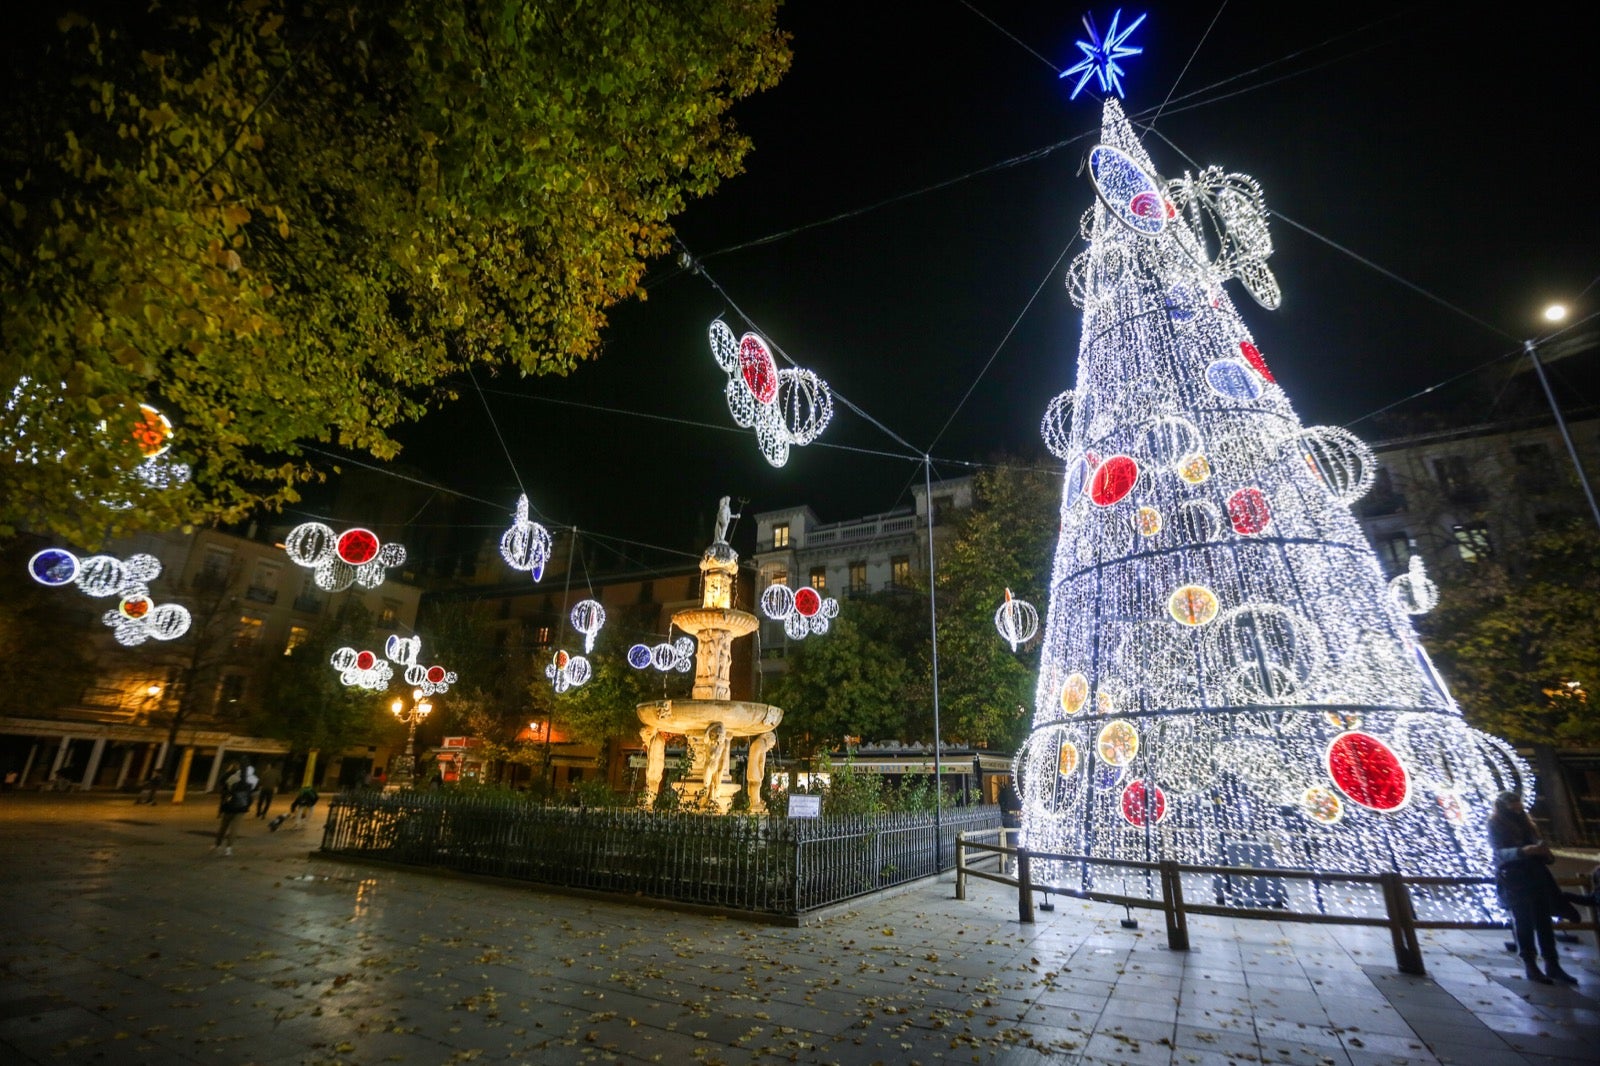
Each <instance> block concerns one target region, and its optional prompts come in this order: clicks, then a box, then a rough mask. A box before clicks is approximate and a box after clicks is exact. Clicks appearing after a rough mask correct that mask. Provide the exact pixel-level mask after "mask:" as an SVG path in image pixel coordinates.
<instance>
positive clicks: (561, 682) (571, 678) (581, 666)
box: [544, 651, 593, 693]
mask: <svg viewBox="0 0 1600 1066" xmlns="http://www.w3.org/2000/svg"><path fill="white" fill-rule="evenodd" d="M592 674H593V668H592V667H590V665H589V660H588V659H585V658H584V657H583V656H581V655H569V654H568V653H567V652H566V651H557V652H556V653H555V655H553V656H551V658H550V663H549V665H547V666H546V667H545V668H544V676H545V677H546V678H548V679H549V680H550V684H551V685H552V686H553V687H554V688H555V690H556V692H557V693H562V692H565V691H567V690H568V689H569V688H577V687H578V686H580V685H582V684H583V683H584V682H586V681H588V680H589V678H590V676H592Z"/></svg>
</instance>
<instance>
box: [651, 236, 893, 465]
mask: <svg viewBox="0 0 1600 1066" xmlns="http://www.w3.org/2000/svg"><path fill="white" fill-rule="evenodd" d="M678 245H679V247H680V248H683V252H684V254H685V255H688V256H689V257H690V258H691V259H693V258H694V254H693V253H692V252H690V251H689V249H688V247H687V246H686V245H684V244H683V242H682V241H679V242H678ZM696 266H697V268H698V269H697V270H696V271H695V273H696V274H697V275H699V276H700V277H702V278H704V279H705V280H706V284H707V285H710V286H711V287H712V288H713V289H715V290H716V291H717V295H719V296H721V297H722V298H723V299H724V300H726V301H727V303H728V306H729V307H731V308H733V310H734V311H735V312H736V313H737V314H738V315H739V317H740V318H742V319H744V320H745V321H746V322H748V323H750V325H751V326H754V327H755V328H756V329H757V330H761V327H760V325H759V324H758V323H757V322H756V320H755V319H753V318H751V317H750V316H749V315H747V314H745V312H744V309H743V308H741V307H740V306H739V305H738V303H736V302H735V301H734V299H733V297H732V296H729V295H728V292H727V290H726V289H724V288H723V287H722V286H721V285H719V284H718V283H717V279H716V278H713V277H712V276H711V274H710V272H709V271H707V270H706V269H705V266H704V265H703V264H701V263H700V262H699V261H698V260H696ZM761 332H762V333H763V335H764V336H765V337H766V339H767V343H768V344H769V345H770V346H771V347H772V349H773V350H774V351H776V352H777V353H778V354H779V355H781V356H783V358H784V360H785V361H786V362H787V363H788V364H789V365H790V366H793V367H797V366H799V365H800V364H799V363H796V362H795V361H794V360H793V359H792V358H790V356H789V353H788V352H786V351H784V350H783V347H782V345H780V344H779V343H778V342H777V341H775V340H773V339H772V336H771V334H769V333H766V331H764V330H762V331H761ZM832 392H833V398H834V399H835V400H837V401H838V402H839V404H840V405H841V406H843V407H844V408H846V409H847V410H850V411H853V412H854V413H855V414H856V416H857V417H859V418H861V419H862V420H863V421H865V422H866V423H868V424H869V425H872V426H875V427H877V428H878V430H880V431H881V432H882V433H883V434H884V435H885V436H887V437H888V438H889V439H890V440H893V441H894V442H895V443H896V444H899V445H901V446H902V447H904V448H905V449H906V450H907V451H910V452H912V453H914V454H920V453H918V452H917V450H916V448H914V447H913V446H912V445H911V442H910V441H908V440H906V439H905V438H904V437H902V436H901V435H900V434H898V433H896V432H895V431H894V430H892V429H890V428H889V427H888V426H886V425H884V424H883V423H882V422H880V421H878V420H877V419H876V418H874V417H872V416H871V415H870V414H868V413H867V412H866V411H865V410H863V409H862V408H861V407H860V406H859V405H857V404H856V403H855V402H853V401H852V400H851V399H850V398H849V397H848V396H845V395H844V394H842V393H840V392H839V391H838V390H837V389H833V390H832Z"/></svg>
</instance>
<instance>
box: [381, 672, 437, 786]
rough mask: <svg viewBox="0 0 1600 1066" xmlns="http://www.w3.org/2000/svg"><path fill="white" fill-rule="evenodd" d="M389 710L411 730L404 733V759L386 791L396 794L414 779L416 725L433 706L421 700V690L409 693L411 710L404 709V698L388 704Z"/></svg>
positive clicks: (430, 711)
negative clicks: (408, 725) (407, 724)
mask: <svg viewBox="0 0 1600 1066" xmlns="http://www.w3.org/2000/svg"><path fill="white" fill-rule="evenodd" d="M389 710H390V711H392V712H394V716H395V717H396V718H398V719H400V721H402V722H407V723H409V724H410V726H411V729H410V731H409V732H407V733H406V757H405V761H404V762H402V763H401V764H400V769H399V770H398V772H396V773H395V775H394V779H393V780H391V781H390V782H389V785H388V789H387V791H391V792H398V791H399V790H400V789H403V788H411V787H412V784H413V781H414V779H415V772H414V771H415V769H416V765H417V723H418V722H420V721H422V720H423V719H424V718H426V717H428V715H429V714H431V713H433V704H431V703H429V702H428V701H427V700H425V699H423V698H422V690H421V689H420V688H419V689H413V690H412V691H411V709H410V710H407V709H406V701H405V698H404V697H396V699H395V701H394V702H393V703H391V704H389Z"/></svg>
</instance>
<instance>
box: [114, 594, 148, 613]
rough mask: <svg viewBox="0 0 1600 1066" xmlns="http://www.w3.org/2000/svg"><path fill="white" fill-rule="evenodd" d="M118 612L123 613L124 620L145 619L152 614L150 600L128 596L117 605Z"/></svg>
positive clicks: (145, 597) (144, 597)
mask: <svg viewBox="0 0 1600 1066" xmlns="http://www.w3.org/2000/svg"><path fill="white" fill-rule="evenodd" d="M117 610H119V611H121V612H122V616H123V617H124V618H143V617H144V616H145V615H147V614H149V613H150V599H149V597H147V596H128V597H126V598H125V599H123V601H122V602H121V603H120V604H118V605H117Z"/></svg>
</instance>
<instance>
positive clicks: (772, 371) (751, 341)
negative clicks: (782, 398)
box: [739, 335, 778, 403]
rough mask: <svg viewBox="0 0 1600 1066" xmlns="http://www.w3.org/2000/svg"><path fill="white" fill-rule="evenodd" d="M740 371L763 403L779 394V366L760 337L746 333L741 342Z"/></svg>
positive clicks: (752, 392) (751, 392)
mask: <svg viewBox="0 0 1600 1066" xmlns="http://www.w3.org/2000/svg"><path fill="white" fill-rule="evenodd" d="M739 372H740V373H741V374H743V375H744V383H745V384H746V385H747V386H749V388H750V394H751V395H752V396H754V397H755V398H756V399H757V400H759V401H761V402H762V403H771V402H772V398H773V397H774V396H776V395H778V368H777V366H776V364H774V363H773V361H772V353H771V352H769V351H767V346H766V345H765V344H762V343H761V340H760V338H758V337H753V336H749V335H746V337H745V338H744V340H743V341H741V342H740V344H739Z"/></svg>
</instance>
